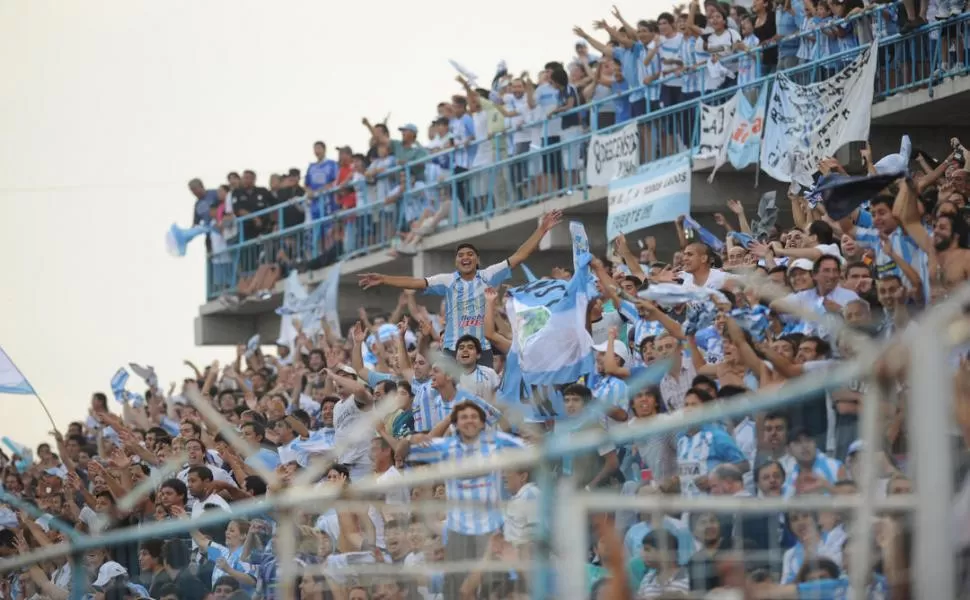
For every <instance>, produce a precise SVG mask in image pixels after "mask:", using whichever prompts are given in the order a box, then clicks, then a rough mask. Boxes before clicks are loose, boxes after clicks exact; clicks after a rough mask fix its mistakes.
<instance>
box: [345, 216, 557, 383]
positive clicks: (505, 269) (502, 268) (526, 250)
mask: <svg viewBox="0 0 970 600" xmlns="http://www.w3.org/2000/svg"><path fill="white" fill-rule="evenodd" d="M561 219H562V211H559V210H554V211H552V212H550V213H547V214H545V215H544V216H543V217H542V221H541V222H540V223H539V228H538V229H536V231H535V233H533V234H532V235H531V236H529V239H527V240H526V241H525V242H524V243H523V244H522V245H521V246H520V247H519V249H518V250H516V251H515V253H514V254H513V255H512V256H510V257H508V259H506V260H503V261H502V262H499V263H495V264H494V265H492V266H490V267H487V268H485V269H480V268H479V267H480V265H479V262H478V250H477V249H476V248H475V246H473V245H471V244H469V243H467V242H466V243H462V244H459V245H458V249H457V251H456V255H455V266H456V267H457V269H458V270H457V271H456V272H454V273H441V274H440V275H432V276H431V277H428V278H424V279H421V278H417V277H405V276H392V275H381V274H379V273H364V274H362V275H360V286H361V287H362V288H364V289H365V290H366V289H370V288H372V287H376V286H379V285H389V286H391V287H397V288H404V289H408V290H427V293H428V294H434V295H437V296H444V297H445V333H444V338H443V339H442V347H443V348H444V349H445V350H446V351H447V352H448V353H449V354H451V355H452V356H454V355H455V348H456V345H457V343H458V339H459V338H460V337H461V336H463V335H473V336H475V337H476V338H478V339H479V340H480V341H481V343H482V353H481V356H480V357H479V360H478V362H479V364H482V365H484V366H486V367H491V366H492V347H491V345H490V344H489V343H488V340H486V339H485V290H486V289H488V288H490V287H498V285H499V284H500V283H502V282H503V281H505V280H506V279H508V278H509V277H510V276H511V274H512V269H514V268H516V267H518V266H519V265H520V264H522V263H523V262H525V260H526V259H527V258H529V255H530V254H532V253H533V252H535V251H536V248H538V247H539V240H541V239H542V236H544V235H546V233H548V232H549V230H550V229H552V228H553V227H555V226H556V225H557V224H558V223H559V221H560V220H561Z"/></svg>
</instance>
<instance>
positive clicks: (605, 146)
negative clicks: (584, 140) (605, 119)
mask: <svg viewBox="0 0 970 600" xmlns="http://www.w3.org/2000/svg"><path fill="white" fill-rule="evenodd" d="M639 166H640V133H639V132H638V131H637V124H636V123H630V124H628V125H626V126H624V127H621V128H620V129H616V130H614V131H612V132H610V133H597V134H595V135H593V137H592V138H591V139H590V141H589V151H588V152H587V156H586V183H588V184H589V185H592V186H606V185H609V184H610V182H611V181H613V180H614V179H619V178H621V177H626V176H627V175H632V174H633V173H636V172H637V168H638V167H639Z"/></svg>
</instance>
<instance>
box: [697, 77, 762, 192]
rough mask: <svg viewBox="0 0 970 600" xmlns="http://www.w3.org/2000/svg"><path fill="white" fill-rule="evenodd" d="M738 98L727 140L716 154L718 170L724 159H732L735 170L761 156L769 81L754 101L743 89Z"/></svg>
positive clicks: (725, 160) (715, 168)
mask: <svg viewBox="0 0 970 600" xmlns="http://www.w3.org/2000/svg"><path fill="white" fill-rule="evenodd" d="M737 98H738V104H737V110H736V111H735V112H734V115H733V119H732V121H731V125H730V127H729V128H728V138H727V142H726V143H725V144H724V146H723V147H722V148H721V153H720V155H719V156H718V157H717V163H716V165H715V167H714V170H715V171H716V170H717V169H718V168H720V167H721V166H722V165H724V163H725V162H730V163H731V166H732V167H734V168H735V169H738V170H740V169H743V168H745V167H746V166H748V165H753V164H755V163H757V162H758V158H759V156H760V155H761V134H762V131H763V130H764V120H765V106H766V104H767V103H768V84H767V83H765V84H764V85H762V87H761V90H760V91H759V92H758V99H757V100H756V101H755V103H754V104H752V103H751V102H750V101H749V100H748V97H747V96H746V95H745V94H743V93H741V91H740V90H739V91H738V93H737ZM713 176H714V174H713V173H711V177H713Z"/></svg>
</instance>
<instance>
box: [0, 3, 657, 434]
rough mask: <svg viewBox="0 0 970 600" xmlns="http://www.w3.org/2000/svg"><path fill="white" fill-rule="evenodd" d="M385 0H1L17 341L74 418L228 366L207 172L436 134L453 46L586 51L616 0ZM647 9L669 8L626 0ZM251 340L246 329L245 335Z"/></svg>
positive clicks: (474, 57)
mask: <svg viewBox="0 0 970 600" xmlns="http://www.w3.org/2000/svg"><path fill="white" fill-rule="evenodd" d="M481 6H483V7H487V9H479V8H471V9H465V8H461V7H460V6H459V5H458V4H455V3H446V2H430V1H427V0H412V1H411V2H396V1H389V0H373V1H372V2H370V3H368V4H366V5H359V4H358V5H355V4H351V3H348V4H343V3H334V2H320V1H316V2H310V1H298V0H291V1H288V0H274V1H272V2H268V1H257V0H232V1H229V0H205V1H204V2H199V1H197V0H169V1H167V2H149V1H147V0H144V1H142V0H111V1H109V0H84V1H81V0H30V1H29V2H28V1H25V0H10V1H6V2H0V73H2V76H0V132H2V143H0V208H2V211H0V215H2V217H0V249H2V251H3V256H4V259H5V261H4V262H5V268H4V270H3V275H2V288H0V346H2V347H3V348H4V350H6V352H7V353H8V354H9V355H10V356H11V357H12V359H13V360H14V362H15V363H16V364H17V365H18V367H19V368H20V369H21V371H23V373H24V374H25V375H26V376H27V378H28V379H29V380H30V382H31V383H32V384H33V386H34V388H35V389H36V390H37V391H38V393H39V394H40V395H41V396H42V397H43V398H44V400H45V402H46V404H47V406H48V407H49V408H50V411H51V413H52V414H53V416H54V419H55V422H56V423H57V425H58V427H59V428H60V429H62V430H63V429H64V428H66V426H67V424H68V423H69V422H70V421H73V420H80V419H83V418H84V417H85V416H86V415H87V411H88V407H89V400H90V396H91V393H92V392H95V391H108V388H109V386H108V382H109V381H110V379H111V376H112V375H113V374H114V372H115V371H116V370H117V369H118V368H119V367H121V366H124V365H126V364H127V363H129V362H138V363H141V364H148V365H153V366H154V367H155V368H156V370H157V372H158V374H159V378H160V381H161V382H162V384H163V385H166V384H167V382H169V381H176V380H180V379H181V378H183V377H185V376H186V375H187V374H189V373H190V371H189V370H188V368H187V367H185V366H184V365H183V364H182V361H184V360H192V361H194V362H195V363H196V364H197V365H198V366H199V367H200V368H201V367H202V366H203V365H205V364H209V363H211V362H212V361H213V360H222V361H223V363H224V362H225V361H226V360H229V359H231V358H232V356H233V350H232V349H231V348H225V347H223V348H213V347H196V346H195V345H194V335H193V319H194V317H195V316H196V315H197V314H198V308H199V306H200V305H201V304H202V303H203V301H204V273H205V264H204V262H205V257H204V249H203V247H202V244H201V243H199V244H198V245H197V246H196V247H193V248H191V249H190V251H189V254H188V256H186V257H185V258H181V259H176V258H173V257H171V256H169V255H168V254H167V253H166V251H165V245H164V236H165V231H166V230H167V229H168V227H169V226H170V225H171V224H172V223H178V224H181V225H183V226H189V225H190V222H189V221H190V217H191V211H192V207H193V203H194V198H193V197H192V196H191V195H190V194H189V192H188V191H187V188H186V183H187V181H188V180H189V179H190V178H192V177H201V178H202V179H203V181H204V182H205V183H206V185H207V186H208V187H212V188H214V187H216V186H217V185H219V184H221V183H223V182H224V179H225V175H226V173H228V172H229V171H233V170H235V171H241V170H243V169H246V168H251V169H254V170H255V171H256V172H257V175H258V177H259V182H260V183H265V182H266V180H267V179H268V176H269V174H270V173H272V172H277V171H283V170H285V169H288V168H289V167H294V166H295V167H299V168H300V169H301V170H303V169H305V167H306V165H307V163H308V162H309V161H310V158H311V157H312V154H311V150H312V144H313V142H314V141H316V140H324V141H326V142H327V144H328V146H329V147H330V148H336V147H337V146H340V145H344V144H349V145H351V146H352V147H353V148H355V149H357V148H360V149H361V150H364V149H365V147H366V143H367V135H366V131H365V130H364V128H363V126H362V125H361V118H362V117H364V116H367V117H369V118H370V119H371V120H372V121H379V120H382V119H383V118H384V116H385V115H387V114H388V113H390V122H389V124H390V125H391V127H395V128H396V127H399V126H401V125H403V124H405V123H415V124H417V125H418V127H419V128H421V129H422V130H423V129H424V128H425V126H426V125H427V123H429V122H430V121H431V119H432V117H433V116H434V112H435V107H436V105H437V104H438V102H440V101H442V100H445V99H447V98H449V97H450V95H451V94H453V93H456V92H458V91H459V88H458V86H457V84H456V83H455V81H454V77H455V75H456V72H455V71H454V69H453V68H452V67H451V66H450V65H449V63H448V59H454V60H456V61H458V62H459V63H461V64H463V65H464V66H465V67H467V68H468V69H470V70H471V71H473V72H474V73H476V74H477V75H478V76H479V77H480V79H481V81H482V82H483V83H488V82H490V81H491V78H492V75H493V74H494V70H495V66H496V64H497V63H498V61H499V60H502V59H504V60H506V61H507V62H508V66H509V69H510V71H511V72H514V73H519V72H521V71H523V70H529V71H530V72H532V73H533V77H534V76H535V72H536V71H537V70H538V69H540V68H541V67H542V65H543V64H545V63H546V62H548V61H550V60H560V61H562V62H567V61H568V60H569V59H570V58H571V56H572V55H573V44H574V43H575V37H574V35H573V33H572V27H573V25H580V26H582V27H583V28H585V29H586V30H587V31H591V30H592V27H591V24H592V21H593V20H594V19H597V18H604V17H608V16H609V14H608V13H609V10H610V5H609V4H608V3H589V2H581V1H579V0H558V1H557V2H551V1H549V0H541V1H540V0H532V1H529V2H522V1H521V0H492V1H491V2H488V3H486V4H484V5H481ZM617 6H618V7H619V8H620V10H621V11H623V14H624V16H625V18H626V19H627V20H628V21H630V22H635V21H636V20H637V19H640V18H646V17H654V16H656V15H657V14H659V13H660V12H662V11H663V10H669V9H670V6H669V5H668V4H666V3H662V2H657V1H655V0H651V1H648V2H633V1H623V2H618V3H617ZM240 342H245V340H240ZM0 407H2V412H0V414H2V422H3V427H2V432H3V435H8V436H10V437H11V438H13V439H14V440H17V441H19V442H21V443H25V444H31V445H34V444H36V443H37V442H39V441H41V440H42V439H43V438H45V437H46V436H47V432H48V431H49V430H50V429H51V427H50V423H49V422H48V421H47V419H46V417H45V416H44V413H43V411H42V410H41V408H40V406H39V404H38V403H37V402H36V401H35V400H34V399H32V398H29V397H19V396H4V397H0Z"/></svg>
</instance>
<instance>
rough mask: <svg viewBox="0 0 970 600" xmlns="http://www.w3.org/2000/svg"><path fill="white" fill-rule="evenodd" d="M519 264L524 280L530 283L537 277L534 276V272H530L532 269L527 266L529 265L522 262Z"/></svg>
mask: <svg viewBox="0 0 970 600" xmlns="http://www.w3.org/2000/svg"><path fill="white" fill-rule="evenodd" d="M519 266H520V267H522V272H523V273H525V279H526V281H528V282H529V283H532V282H533V281H536V280H537V279H538V277H536V276H535V273H533V272H532V269H530V268H529V265H527V264H525V263H522V264H521V265H519Z"/></svg>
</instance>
